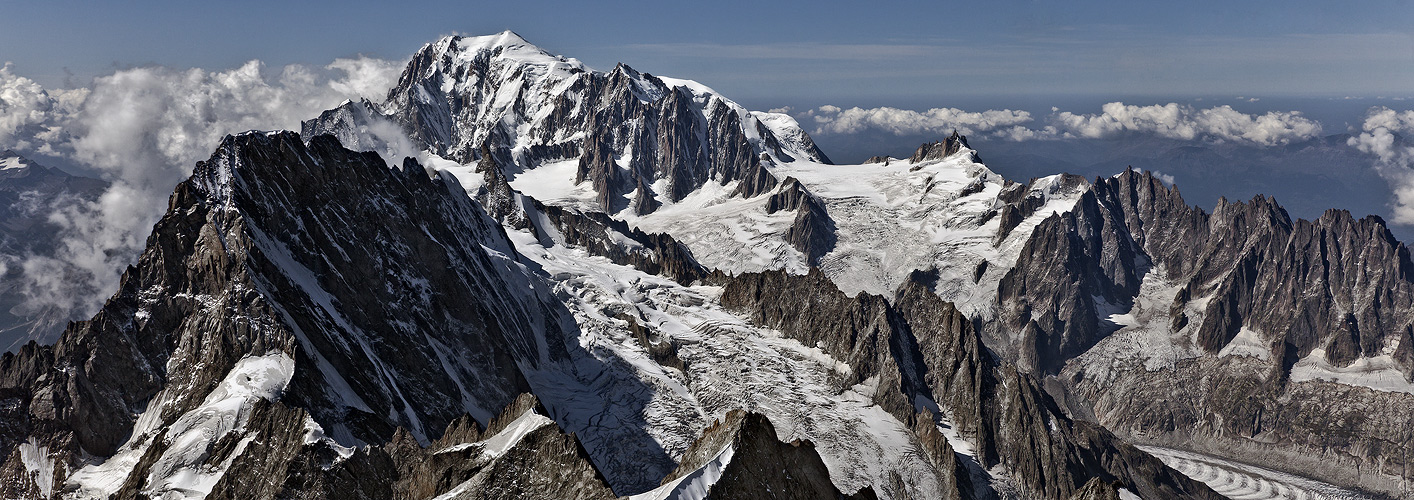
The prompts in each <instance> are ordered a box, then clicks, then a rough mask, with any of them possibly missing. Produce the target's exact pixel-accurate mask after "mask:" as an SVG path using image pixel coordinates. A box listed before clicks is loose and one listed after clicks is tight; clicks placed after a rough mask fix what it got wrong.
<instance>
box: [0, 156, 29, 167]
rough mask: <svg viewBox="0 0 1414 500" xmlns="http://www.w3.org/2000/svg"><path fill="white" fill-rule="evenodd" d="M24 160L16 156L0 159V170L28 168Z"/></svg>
mask: <svg viewBox="0 0 1414 500" xmlns="http://www.w3.org/2000/svg"><path fill="white" fill-rule="evenodd" d="M28 165H29V164H28V163H25V161H24V159H22V158H20V157H18V156H7V157H5V158H0V170H10V169H21V168H25V167H26V166H28Z"/></svg>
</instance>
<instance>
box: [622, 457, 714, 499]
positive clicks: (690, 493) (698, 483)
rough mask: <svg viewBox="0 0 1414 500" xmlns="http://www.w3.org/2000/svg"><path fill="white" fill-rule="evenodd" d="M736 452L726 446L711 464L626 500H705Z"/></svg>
mask: <svg viewBox="0 0 1414 500" xmlns="http://www.w3.org/2000/svg"><path fill="white" fill-rule="evenodd" d="M735 453H736V450H735V449H734V448H733V447H732V445H730V444H728V445H727V447H726V449H723V450H722V452H721V453H718V454H717V456H716V457H715V458H713V459H712V461H711V462H707V464H706V465H703V466H702V467H700V468H698V469H697V470H695V471H692V473H691V474H688V475H685V476H683V477H680V478H677V479H675V480H673V482H671V483H668V484H665V485H662V486H659V487H658V488H656V489H654V490H651V491H649V492H647V493H642V494H638V495H633V496H630V497H628V500H705V499H706V498H707V494H708V493H709V492H711V490H712V485H714V484H717V480H718V479H721V478H722V471H724V470H726V468H727V465H728V464H730V463H731V462H732V456H733V455H735Z"/></svg>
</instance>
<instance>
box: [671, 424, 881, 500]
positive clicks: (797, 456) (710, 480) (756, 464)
mask: <svg viewBox="0 0 1414 500" xmlns="http://www.w3.org/2000/svg"><path fill="white" fill-rule="evenodd" d="M765 471H772V473H764V474H763V472H765ZM774 471H780V473H779V474H776V473H774ZM663 486H664V487H663V488H662V489H663V490H665V491H670V492H672V493H676V494H679V495H683V496H692V495H693V494H694V493H705V495H704V496H702V497H701V498H714V499H724V500H725V499H752V498H780V499H801V500H804V499H815V498H837V499H860V500H863V499H870V498H877V496H875V494H874V491H873V489H871V488H868V487H866V488H864V489H862V490H860V491H858V492H855V493H853V494H850V495H845V494H843V493H841V492H840V490H839V489H838V488H836V487H835V485H834V484H832V483H831V482H830V471H829V470H828V469H826V468H825V463H824V462H823V461H821V460H820V455H818V454H816V453H815V446H814V445H813V444H811V443H810V442H809V441H793V442H789V443H786V442H782V441H780V439H779V438H778V437H777V436H776V429H775V427H774V426H772V425H771V421H770V420H769V419H767V418H766V417H765V416H763V415H761V414H758V413H748V412H744V411H740V410H736V411H732V412H730V413H728V414H727V416H726V418H725V419H724V420H722V421H718V422H714V423H713V425H712V426H711V427H708V428H707V429H706V430H705V431H703V434H702V436H701V437H700V438H698V440H697V441H696V442H695V443H693V445H692V447H690V448H688V450H687V452H686V454H684V456H683V460H682V464H681V465H680V466H679V467H678V469H677V470H675V471H673V473H672V474H669V475H668V477H666V478H663Z"/></svg>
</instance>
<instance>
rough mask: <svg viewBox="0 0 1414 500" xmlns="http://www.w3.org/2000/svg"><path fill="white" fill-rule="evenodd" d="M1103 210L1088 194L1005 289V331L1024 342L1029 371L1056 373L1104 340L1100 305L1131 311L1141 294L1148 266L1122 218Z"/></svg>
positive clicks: (1042, 234)
mask: <svg viewBox="0 0 1414 500" xmlns="http://www.w3.org/2000/svg"><path fill="white" fill-rule="evenodd" d="M1100 203H1101V202H1100V200H1099V198H1098V197H1096V196H1094V195H1093V194H1091V193H1088V192H1087V193H1085V194H1084V195H1083V196H1082V197H1081V198H1080V201H1079V202H1078V203H1077V204H1076V206H1075V208H1074V209H1072V210H1071V211H1070V212H1066V213H1064V214H1058V215H1053V216H1052V217H1050V218H1048V219H1046V220H1045V221H1043V222H1042V223H1041V224H1040V225H1039V226H1037V228H1036V230H1035V232H1034V233H1032V234H1033V235H1032V237H1031V238H1030V239H1029V240H1027V242H1026V246H1025V247H1024V249H1023V250H1022V251H1021V255H1020V257H1019V258H1018V259H1017V262H1016V266H1015V267H1013V268H1012V269H1011V270H1009V271H1008V272H1007V274H1006V275H1005V276H1004V277H1003V278H1002V281H1001V283H1000V284H999V285H998V287H997V295H998V301H1000V302H1001V303H1002V304H1003V307H1002V309H1001V313H1000V314H999V320H1000V321H999V323H1000V326H1001V328H1002V329H1004V330H1010V331H1019V332H1023V335H1024V337H1023V340H1022V341H1021V345H1020V346H1019V347H1018V354H1017V363H1018V365H1019V366H1020V367H1022V368H1023V369H1029V370H1035V371H1040V372H1054V371H1056V370H1057V369H1058V368H1059V366H1060V365H1061V364H1063V363H1064V361H1065V360H1066V359H1068V358H1069V357H1071V356H1074V355H1077V354H1080V353H1082V352H1085V350H1086V349H1088V348H1089V347H1090V346H1092V345H1094V344H1095V342H1098V341H1099V340H1100V338H1101V333H1102V332H1101V331H1100V324H1099V320H1100V318H1099V313H1098V306H1097V303H1096V301H1097V300H1102V301H1104V302H1107V303H1109V304H1121V305H1128V302H1129V301H1130V300H1131V298H1132V297H1133V296H1134V295H1136V294H1138V293H1139V281H1140V279H1139V271H1138V269H1137V268H1138V267H1139V266H1141V265H1142V264H1143V263H1142V262H1139V261H1137V257H1136V253H1135V248H1134V243H1133V241H1132V240H1130V239H1129V238H1128V233H1127V232H1125V231H1124V230H1123V229H1122V228H1121V227H1119V226H1120V224H1121V222H1120V221H1119V220H1117V219H1116V217H1115V216H1114V211H1113V210H1112V209H1110V208H1109V207H1102V206H1101V205H1100ZM1057 268H1059V269H1063V270H1064V272H1063V273H1055V272H1054V270H1055V269H1057ZM1041 270H1052V272H1051V273H1046V272H1040V271H1041ZM1057 274H1059V275H1061V276H1065V277H1066V278H1062V279H1057V278H1056V276H1057ZM1126 309H1127V308H1126Z"/></svg>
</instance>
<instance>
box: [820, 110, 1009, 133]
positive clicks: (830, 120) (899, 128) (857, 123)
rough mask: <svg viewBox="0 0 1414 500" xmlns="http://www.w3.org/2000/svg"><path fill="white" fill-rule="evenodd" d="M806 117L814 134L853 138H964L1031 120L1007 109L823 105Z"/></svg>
mask: <svg viewBox="0 0 1414 500" xmlns="http://www.w3.org/2000/svg"><path fill="white" fill-rule="evenodd" d="M806 114H807V116H808V117H809V118H812V119H814V121H815V124H816V126H817V128H816V129H815V133H817V134H818V133H822V132H823V133H831V134H855V133H859V132H863V131H866V130H882V131H885V132H890V133H893V134H895V135H917V134H949V133H952V131H953V130H957V131H958V132H959V133H962V134H964V135H973V134H977V133H984V132H990V131H993V130H997V129H1002V128H1006V127H1011V126H1015V125H1020V124H1023V123H1027V122H1030V121H1031V120H1032V119H1031V113H1030V112H1027V111H1016V110H1011V109H1001V110H996V109H989V110H986V111H982V112H970V111H963V110H961V109H957V108H933V109H930V110H927V111H912V110H907V109H898V108H890V107H882V108H869V109H864V108H857V107H855V108H849V109H841V108H839V107H837V106H829V105H826V106H821V107H819V108H818V109H815V110H810V111H808V112H807V113H806Z"/></svg>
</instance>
